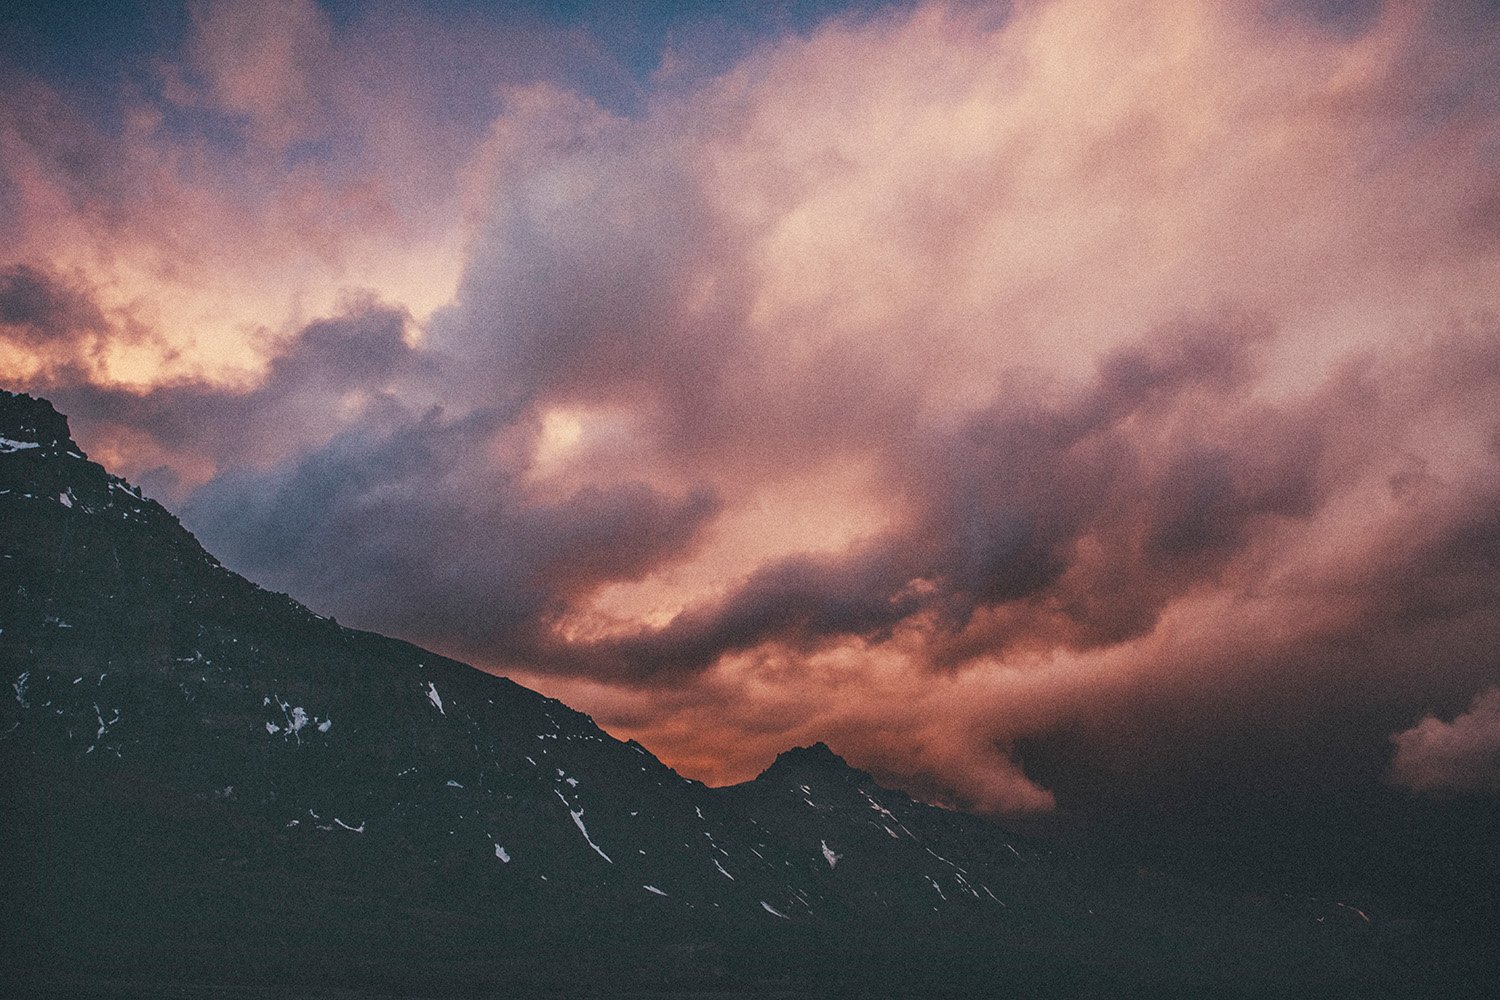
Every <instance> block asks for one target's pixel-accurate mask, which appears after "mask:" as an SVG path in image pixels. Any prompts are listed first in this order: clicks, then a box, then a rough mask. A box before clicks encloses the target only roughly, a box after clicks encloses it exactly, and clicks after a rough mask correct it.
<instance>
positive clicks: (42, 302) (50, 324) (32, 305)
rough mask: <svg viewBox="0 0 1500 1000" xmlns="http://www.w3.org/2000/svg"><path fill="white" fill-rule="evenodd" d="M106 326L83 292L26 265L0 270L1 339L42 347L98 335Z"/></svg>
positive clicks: (101, 314) (94, 306)
mask: <svg viewBox="0 0 1500 1000" xmlns="http://www.w3.org/2000/svg"><path fill="white" fill-rule="evenodd" d="M108 327H109V324H108V322H107V321H106V320H105V318H104V315H103V313H101V312H100V310H99V306H98V305H97V304H96V303H95V302H94V300H93V298H92V297H91V296H90V295H89V294H88V292H87V291H86V290H84V289H81V288H79V287H77V286H75V285H71V284H68V283H67V282H64V281H62V280H60V279H59V278H57V277H56V276H54V275H50V274H48V273H47V272H46V271H44V270H42V269H40V268H36V267H33V266H31V265H29V264H13V265H11V266H9V267H3V268H0V337H4V338H8V339H13V340H17V341H19V342H20V343H21V344H23V345H25V346H27V347H41V346H44V345H49V344H54V343H57V342H60V341H76V340H78V339H79V338H86V337H90V336H99V335H101V334H103V333H105V332H106V331H107V330H108Z"/></svg>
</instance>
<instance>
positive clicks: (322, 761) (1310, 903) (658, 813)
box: [0, 392, 1469, 997]
mask: <svg viewBox="0 0 1500 1000" xmlns="http://www.w3.org/2000/svg"><path fill="white" fill-rule="evenodd" d="M0 674H3V676H4V678H5V680H6V684H7V687H8V688H9V689H10V690H9V692H8V696H7V697H6V698H5V699H3V707H0V767H3V778H0V805H3V821H0V838H3V839H0V884H3V885H4V886H5V887H6V891H5V892H4V894H3V898H0V955H3V956H4V957H3V958H0V963H3V967H0V973H3V975H0V983H3V985H0V992H3V993H5V994H6V995H14V996H28V997H30V996H59V997H61V996H67V997H85V996H100V997H104V996H110V997H114V996H141V997H155V996H184V995H187V996H262V995H265V994H267V993H269V992H272V991H277V992H281V991H293V992H295V993H296V994H297V995H302V996H375V995H380V996H385V995H403V996H404V995H420V996H497V997H498V996H506V997H510V996H531V995H538V996H542V995H556V996H582V995H597V996H626V995H661V994H664V993H670V995H674V996H698V995H710V994H711V995H715V996H727V995H754V996H789V997H790V996H824V995H830V994H835V993H847V994H848V995H859V996H878V995H917V996H934V995H955V996H975V995H980V996H986V995H995V996H1130V995H1140V996H1153V997H1159V996H1301V995H1312V994H1316V995H1322V996H1334V995H1344V994H1346V993H1347V994H1348V995H1379V994H1382V993H1388V992H1389V991H1390V990H1389V988H1388V987H1390V984H1393V983H1400V984H1401V985H1402V988H1403V989H1405V988H1406V987H1407V986H1410V985H1411V984H1412V983H1420V984H1425V985H1431V986H1432V987H1433V992H1434V993H1436V992H1438V988H1437V985H1433V984H1439V983H1440V981H1441V985H1443V986H1444V988H1445V989H1446V988H1448V987H1451V986H1452V984H1454V983H1457V984H1459V985H1462V984H1463V983H1464V981H1465V980H1464V977H1465V976H1466V975H1469V973H1468V972H1467V971H1466V970H1465V968H1463V967H1461V964H1462V963H1459V964H1457V965H1455V964H1454V963H1453V961H1451V960H1450V959H1449V958H1448V957H1446V956H1444V957H1442V959H1441V962H1440V963H1439V964H1437V965H1435V964H1434V963H1435V962H1439V960H1438V959H1434V958H1433V957H1432V956H1433V955H1434V954H1435V952H1434V951H1433V950H1432V949H1431V948H1429V947H1427V945H1428V944H1429V943H1430V942H1429V938H1430V936H1431V935H1430V933H1429V932H1428V931H1426V930H1425V929H1423V928H1413V927H1404V926H1392V925H1388V924H1387V923H1385V922H1382V921H1380V920H1379V919H1378V917H1371V916H1370V915H1368V914H1366V913H1363V912H1361V911H1359V910H1358V909H1356V908H1355V907H1353V906H1352V905H1348V904H1344V903H1340V902H1338V901H1333V900H1316V899H1303V898H1297V899H1292V898H1286V897H1282V896H1279V895H1277V894H1266V895H1263V896H1259V895H1243V894H1241V895H1235V896H1225V895H1222V894H1215V893H1213V892H1210V891H1208V890H1205V889H1202V888H1199V887H1197V886H1195V885H1194V884H1192V883H1189V882H1185V881H1181V880H1177V879H1173V878H1170V877H1168V876H1163V875H1160V874H1157V873H1153V872H1145V871H1139V870H1134V869H1124V868H1120V867H1119V866H1101V865H1099V864H1097V863H1093V862H1089V861H1087V860H1086V859H1083V858H1078V857H1073V856H1070V855H1067V854H1065V853H1062V852H1057V851H1054V850H1051V849H1049V847H1048V846H1047V845H1046V844H1045V843H1042V842H1038V841H1032V840H1028V839H1025V838H1021V837H1017V836H1015V835H1014V834H1011V833H1008V832H1007V831H1005V830H1003V829H1001V828H1000V827H998V826H995V825H994V824H992V823H990V822H989V821H987V820H984V819H981V818H978V817H974V816H968V815H965V814H962V813H957V812H952V811H948V810H944V809H939V808H935V807H932V806H929V805H926V804H923V803H919V802H916V801H914V800H913V799H911V798H910V797H908V796H906V795H905V794H902V793H900V792H898V791H894V790H892V789H888V788H883V787H881V786H880V785H879V784H877V783H876V781H875V780H874V779H873V778H872V777H871V776H870V775H868V774H866V773H864V772H862V771H860V770H857V769H855V768H853V767H851V766H849V765H848V764H847V763H846V762H845V761H844V760H843V759H842V758H840V757H839V756H837V755H836V754H835V753H834V752H833V751H832V750H830V749H829V748H828V747H827V746H825V745H823V744H821V743H819V744H816V745H814V746H812V747H807V748H799V749H794V750H789V751H787V752H786V753H783V754H782V755H781V756H780V757H778V758H777V760H776V761H775V763H774V764H772V765H771V766H770V767H769V768H768V769H767V770H766V771H765V772H764V773H763V774H761V775H760V776H759V777H757V778H756V779H755V780H754V781H751V782H747V783H745V784H741V785H737V786H733V787H729V788H722V789H713V788H708V787H706V786H704V785H703V784H701V783H699V782H696V781H692V780H690V779H687V778H684V777H682V776H680V775H678V774H677V773H676V772H674V771H673V770H672V769H671V768H669V767H667V766H666V765H664V764H663V763H662V762H661V761H659V760H658V759H657V758H656V757H654V756H653V755H652V754H651V753H650V751H648V750H647V749H646V748H645V747H642V746H640V745H638V744H636V743H634V742H630V741H627V742H621V741H619V740H616V739H614V738H613V737H611V736H610V735H609V734H608V733H606V732H604V731H603V730H601V729H600V728H599V727H598V726H597V725H595V724H594V722H593V720H592V719H590V718H589V717H588V716H587V715H585V714H583V713H580V712H577V711H574V710H573V709H570V708H568V707H567V706H566V705H563V704H562V703H560V702H558V701H556V700H554V699H550V698H546V697H544V696H542V695H540V694H538V693H536V692H534V691H531V690H529V689H527V688H525V687H522V686H520V685H518V684H515V683H513V682H511V681H509V680H506V679H504V678H500V677H496V676H493V675H490V674H487V673H484V672H481V671H479V670H476V669H473V668H471V667H468V666H466V665H464V664H461V663H457V662H455V661H452V660H448V659H445V658H444V657H441V656H437V655H435V654H433V653H430V652H427V651H425V650H422V649H419V648H417V647H415V646H412V645H409V644H407V643H404V642H399V641H396V640H394V639H389V638H385V637H383V636H379V635H374V634H372V633H368V632H361V631H356V630H353V629H349V628H345V627H343V626H341V625H339V624H338V623H337V622H335V621H332V620H330V619H327V618H324V617H322V616H319V615H317V614H314V613H313V612H311V611H309V610H308V609H306V608H305V607H303V606H302V605H300V604H298V603H297V602H295V601H294V600H292V599H291V598H289V597H287V596H285V595H281V594H276V593H271V592H268V591H266V590H263V589H261V588H259V587H257V586H256V585H255V584H253V583H251V582H249V581H247V580H245V579H244V578H242V577H240V576H238V575H237V574H235V573H233V572H231V571H229V570H228V569H226V568H225V567H224V566H222V565H220V563H219V562H218V561H217V560H216V559H214V557H213V556H211V555H210V554H209V553H207V552H206V551H204V549H203V548H202V547H201V546H200V545H199V544H198V542H197V541H196V540H195V539H194V538H193V537H192V535H191V534H190V533H189V532H188V531H187V530H186V529H184V528H183V527H182V525H181V524H180V523H179V522H178V521H177V519H176V518H175V517H174V516H173V515H172V514H171V513H169V512H168V511H167V510H165V509H164V508H163V507H162V506H161V505H159V504H158V503H156V502H154V501H152V500H150V499H148V498H146V497H144V496H143V495H142V494H141V492H140V490H138V489H137V488H135V487H133V486H131V485H130V484H129V483H127V482H126V481H124V480H122V479H120V478H118V477H116V476H113V475H111V474H109V473H108V472H106V471H105V469H104V468H102V467H101V466H100V465H98V464H97V463H94V462H92V461H90V460H89V459H88V458H87V456H86V454H85V453H84V451H83V450H82V449H81V448H80V447H79V446H78V445H77V444H76V443H75V442H74V441H73V440H72V437H71V435H70V433H69V429H68V425H67V422H66V420H65V419H64V418H63V417H62V416H60V415H59V414H58V413H57V412H56V411H55V410H54V409H53V408H52V406H51V404H49V403H47V402H46V401H44V400H38V399H33V398H32V397H29V396H26V395H21V394H13V393H8V392H0ZM1424 935H1426V936H1424ZM1392 949H1395V951H1394V953H1393V951H1392ZM1408 992H1410V991H1408Z"/></svg>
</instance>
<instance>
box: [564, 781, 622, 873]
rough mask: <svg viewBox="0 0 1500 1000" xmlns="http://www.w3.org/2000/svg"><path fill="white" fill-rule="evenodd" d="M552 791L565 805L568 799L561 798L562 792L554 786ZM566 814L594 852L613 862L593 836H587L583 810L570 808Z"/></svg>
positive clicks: (587, 831)
mask: <svg viewBox="0 0 1500 1000" xmlns="http://www.w3.org/2000/svg"><path fill="white" fill-rule="evenodd" d="M552 791H553V794H555V795H556V796H557V797H558V798H559V799H562V804H563V805H564V806H567V804H568V800H567V799H564V798H563V794H562V792H559V791H557V789H555V788H554V789H553V790H552ZM568 815H569V816H572V817H573V824H574V825H575V826H577V827H578V832H579V833H581V834H583V839H584V841H585V842H586V843H587V844H588V845H589V846H590V847H592V848H593V849H594V853H595V854H597V855H599V857H601V858H603V859H604V860H605V861H608V862H609V863H610V864H614V861H613V859H611V858H610V856H609V855H608V854H605V853H604V851H603V850H602V849H601V848H600V847H599V845H598V844H596V843H594V840H593V838H592V837H590V836H589V830H588V827H586V826H584V825H583V810H582V809H571V808H570V809H568Z"/></svg>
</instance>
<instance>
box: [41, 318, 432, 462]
mask: <svg viewBox="0 0 1500 1000" xmlns="http://www.w3.org/2000/svg"><path fill="white" fill-rule="evenodd" d="M409 322H410V320H409V317H408V316H407V315H406V314H405V312H404V310H401V309H396V308H391V307H387V306H382V305H379V304H377V303H374V302H371V301H363V302H360V301H356V302H355V303H353V304H351V307H350V309H349V311H348V312H346V313H345V314H343V315H341V316H336V317H330V318H328V319H322V320H318V321H316V322H313V323H310V324H308V325H307V326H306V327H304V328H303V329H302V330H300V331H298V333H297V334H295V335H294V336H293V337H292V338H291V339H290V340H289V341H287V342H285V343H284V344H282V345H281V346H280V348H279V349H278V350H277V351H276V353H274V354H273V355H272V356H271V358H270V361H269V362H268V364H267V368H266V371H265V373H264V375H263V376H262V377H261V378H260V379H258V380H257V381H256V382H254V383H253V384H251V385H249V386H247V387H245V388H243V389H241V388H237V387H235V386H226V385H223V384H221V383H214V382H208V381H206V380H202V379H184V380H178V381H168V382H163V383H161V384H159V385H155V386H151V387H149V388H145V389H132V388H125V387H120V386H101V385H98V384H96V383H95V382H94V380H93V379H92V378H91V376H90V375H89V373H88V372H86V371H83V370H81V369H79V368H77V367H76V366H66V365H65V366H62V367H59V368H58V369H56V370H54V371H51V372H48V373H45V374H43V375H41V376H39V377H38V378H37V379H36V380H35V381H34V383H33V387H34V388H35V389H36V390H37V391H40V392H45V393H48V394H49V395H51V396H52V397H53V398H55V399H56V400H57V402H58V404H59V405H61V406H63V407H64V408H65V409H68V410H70V411H71V415H72V416H73V417H74V418H75V419H77V420H78V421H79V423H80V426H81V427H82V428H83V429H84V430H85V432H86V433H87V434H89V435H90V436H92V437H93V438H94V440H96V441H101V442H106V443H108V442H113V441H116V440H118V439H119V438H120V437H121V436H124V435H141V436H144V437H146V438H147V439H149V440H150V441H151V442H152V444H153V445H154V446H155V447H157V448H160V449H162V450H164V451H165V452H168V453H171V454H172V455H174V456H177V457H178V459H179V460H180V461H187V462H190V463H209V464H210V465H211V466H212V467H215V468H217V467H221V466H228V465H233V464H236V463H240V462H249V463H252V464H263V463H265V462H266V461H268V460H269V459H272V458H275V457H279V456H281V455H284V454H285V453H286V451H287V450H288V449H289V448H295V447H297V446H298V445H302V446H307V445H312V444H316V443H318V442H320V441H322V440H324V439H326V438H327V437H328V436H329V435H331V434H333V433H334V432H335V431H336V430H338V429H339V428H340V427H342V426H345V425H347V424H348V423H350V422H351V421H353V420H356V419H362V418H364V417H365V416H366V415H370V416H372V417H376V416H378V415H379V413H380V412H381V409H382V408H383V407H384V406H389V405H391V398H390V395H389V394H390V393H391V392H392V391H393V390H395V389H396V388H397V387H403V386H404V387H410V386H412V385H416V384H419V383H420V382H421V381H422V380H424V379H427V378H430V377H431V376H433V375H434V374H435V372H436V370H437V369H436V362H435V361H434V360H433V359H432V358H431V357H429V356H427V355H425V354H424V353H422V352H420V351H418V350H416V349H414V348H412V347H410V346H409V345H408V344H407V342H406V331H407V326H408V323H409ZM346 404H347V405H346Z"/></svg>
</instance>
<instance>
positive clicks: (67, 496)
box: [57, 486, 73, 510]
mask: <svg viewBox="0 0 1500 1000" xmlns="http://www.w3.org/2000/svg"><path fill="white" fill-rule="evenodd" d="M57 502H58V503H60V504H62V505H63V506H64V507H67V508H68V509H70V510H71V509H72V507H73V487H71V486H69V487H68V488H67V489H65V490H63V491H62V492H61V493H59V494H58V495H57Z"/></svg>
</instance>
